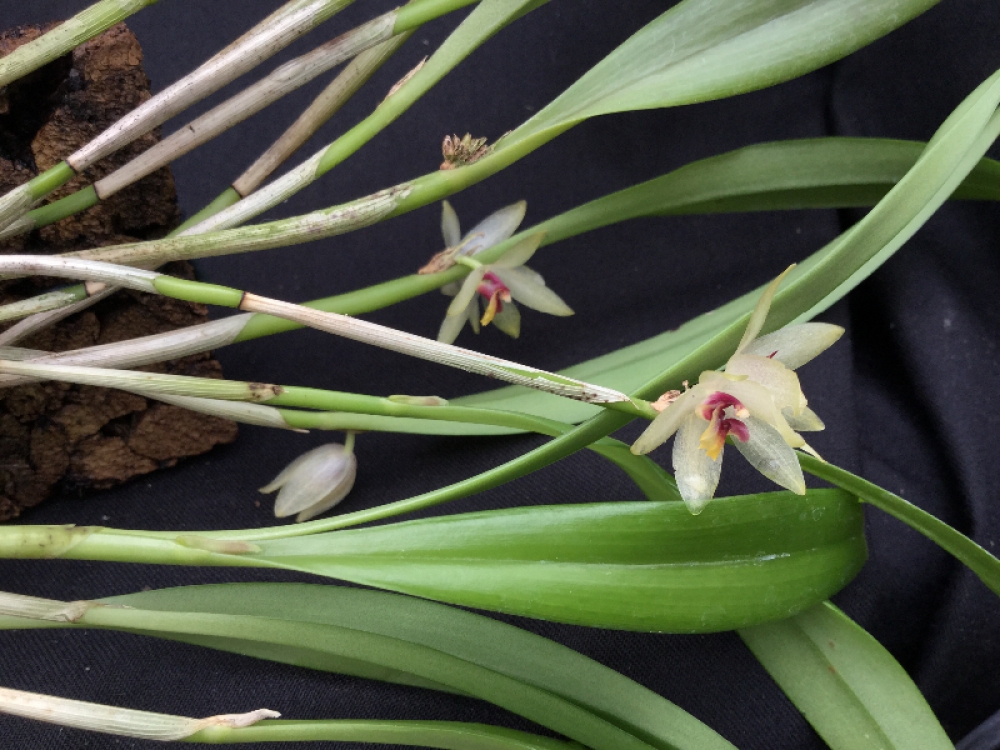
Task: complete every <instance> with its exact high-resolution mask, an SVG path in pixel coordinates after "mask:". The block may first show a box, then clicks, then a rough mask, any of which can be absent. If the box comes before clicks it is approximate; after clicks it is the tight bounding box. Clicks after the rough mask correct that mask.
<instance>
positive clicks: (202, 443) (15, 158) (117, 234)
mask: <svg viewBox="0 0 1000 750" xmlns="http://www.w3.org/2000/svg"><path fill="white" fill-rule="evenodd" d="M43 30H44V28H42V27H20V28H17V29H12V30H9V31H6V32H3V33H0V56H2V55H5V54H7V53H9V52H10V51H11V50H13V49H15V48H16V47H17V46H19V45H21V44H24V43H25V42H28V41H30V40H32V39H34V38H36V37H37V36H38V35H39V34H40V33H41V32H42V31H43ZM149 96H150V93H149V80H148V79H147V78H146V74H145V73H144V72H143V69H142V51H141V49H140V48H139V43H138V41H137V40H136V38H135V36H133V34H132V33H131V32H130V31H129V30H128V29H127V28H126V27H125V25H124V24H119V25H118V26H115V27H113V28H112V29H110V30H108V31H107V32H106V33H105V34H103V35H101V36H100V37H97V38H96V39H94V40H92V41H91V42H88V43H87V44H85V45H83V46H82V47H80V48H78V49H77V50H76V51H75V52H73V53H72V55H67V56H66V57H64V58H61V59H60V60H57V61H55V62H53V63H51V64H49V65H47V66H45V67H44V68H42V69H41V70H38V71H36V72H35V73H33V74H32V75H30V76H28V77H26V78H24V79H22V80H21V81H18V82H17V83H15V84H12V85H11V86H9V87H8V88H7V90H6V91H5V92H3V94H2V95H0V190H2V191H4V192H5V191H7V190H9V189H11V188H13V187H15V186H16V185H19V184H21V183H23V182H26V181H27V180H29V179H31V178H32V177H33V176H35V175H36V174H38V173H39V172H42V171H44V170H46V169H48V168H49V167H52V166H53V165H55V164H57V163H58V162H59V161H61V160H62V159H64V158H65V157H66V156H68V155H69V154H70V153H72V152H73V151H74V150H76V149H77V148H79V147H80V146H82V145H83V144H85V143H86V142H88V141H89V140H90V139H91V138H93V137H94V136H96V135H98V134H99V133H100V132H101V131H103V130H104V129H105V128H106V127H108V126H109V125H111V124H112V123H113V122H115V121H116V120H117V119H118V118H120V117H121V116H122V115H124V114H126V113H127V112H128V111H130V110H132V109H134V108H135V107H136V106H138V105H139V104H141V103H142V102H143V101H145V100H146V99H148V98H149ZM158 139H159V133H158V132H154V133H150V134H148V135H146V136H144V137H142V138H140V139H138V140H137V141H136V142H134V143H133V144H131V145H130V146H128V147H126V148H124V149H122V150H121V151H119V152H118V153H117V154H114V155H112V156H110V157H108V158H107V159H105V160H104V161H102V162H100V163H99V164H97V165H95V166H94V167H93V168H92V169H90V170H87V173H86V174H85V175H83V176H80V177H77V178H76V179H74V180H73V181H72V182H70V183H69V184H67V185H65V186H64V187H63V188H61V189H60V190H59V191H58V192H56V193H55V194H54V195H53V199H56V198H59V197H62V196H63V195H68V194H70V193H72V192H75V191H76V190H78V189H80V188H82V187H84V186H86V185H88V184H91V183H92V182H93V181H94V180H97V179H100V178H101V177H103V176H104V175H106V174H108V173H110V172H112V171H113V170H114V169H116V168H118V167H119V166H121V165H122V164H124V163H125V162H127V161H128V160H130V159H131V158H133V157H134V156H136V155H137V154H139V153H140V152H142V151H144V150H145V149H147V148H149V147H150V146H151V145H152V144H153V143H155V142H156V141H157V140H158ZM178 218H179V212H178V209H177V197H176V193H175V190H174V182H173V178H172V176H171V174H170V171H169V169H162V170H160V171H158V172H156V173H154V174H151V175H150V176H148V177H146V178H145V179H143V180H142V181H140V182H139V183H137V184H136V185H134V186H132V187H130V188H128V189H126V190H123V191H121V192H120V193H118V194H117V195H115V196H112V197H111V198H110V199H109V200H107V201H105V202H103V203H101V204H100V205H98V206H95V207H94V208H92V209H90V210H89V211H85V212H83V213H82V214H80V215H78V216H74V217H71V218H68V219H65V220H64V221H61V222H59V223H58V224H55V225H52V226H49V227H44V228H42V229H40V230H37V231H35V232H32V233H31V234H28V235H25V236H23V237H18V238H15V239H12V240H10V241H7V242H4V243H0V252H8V253H10V252H31V253H57V252H64V251H67V250H73V249H77V248H82V247H96V246H102V245H112V244H117V243H121V242H133V241H135V240H137V239H147V238H150V237H157V236H162V235H163V234H165V233H166V232H167V231H168V230H169V229H170V228H171V227H172V226H174V225H176V223H177V221H178ZM165 270H166V271H167V272H168V273H172V274H174V275H179V276H184V277H191V275H192V269H191V267H190V265H189V264H187V263H175V264H171V265H170V266H168V267H167V268H166V269H165ZM59 283H63V282H58V281H56V280H51V279H39V278H34V279H25V280H20V281H13V282H0V303H4V302H12V301H16V300H19V299H24V298H26V297H30V296H33V295H35V294H39V293H40V292H43V291H45V289H46V288H48V287H51V286H55V285H57V284H59ZM206 316H207V310H206V309H205V307H204V306H202V305H196V304H191V303H187V302H180V301H176V300H169V299H164V298H161V297H154V296H150V295H145V294H140V293H137V292H124V293H119V294H117V295H115V296H113V297H111V298H109V299H107V300H104V301H103V302H100V303H98V304H96V305H94V306H93V307H92V308H90V309H89V310H87V311H85V312H82V313H80V314H78V315H74V316H72V317H70V318H67V319H66V320H64V321H62V322H61V323H59V324H58V325H56V326H54V327H52V328H50V329H48V330H46V331H44V332H41V333H39V334H37V335H34V336H32V337H31V338H28V339H25V340H23V341H20V342H18V345H19V346H24V347H28V348H31V349H42V350H48V351H65V350H67V349H75V348H79V347H83V346H91V345H94V344H105V343H110V342H112V341H121V340H123V339H126V338H132V337H135V336H143V335H147V334H152V333H159V332H161V331H168V330H172V329H175V328H179V327H182V326H188V325H193V324H196V323H202V322H204V321H205V319H206ZM144 369H148V370H155V371H157V372H169V373H176V374H184V375H198V376H201V377H221V368H220V366H219V364H218V362H217V361H216V360H214V359H212V358H211V357H210V356H209V355H197V356H193V357H187V358H184V359H181V360H177V361H173V362H167V363H164V364H162V365H157V366H154V367H148V368H144ZM235 437H236V425H235V424H234V423H232V422H229V421H227V420H222V419H217V418H214V417H206V416H203V415H199V414H195V413H193V412H189V411H186V410H184V409H180V408H178V407H174V406H169V405H166V404H160V403H156V402H150V401H147V400H146V399H144V398H141V397H139V396H134V395H131V394H128V393H122V392H119V391H110V390H107V389H104V388H93V387H77V386H71V385H67V384H60V383H38V384H32V385H25V386H19V387H16V388H7V389H2V390H0V520H7V519H10V518H13V517H15V516H17V515H19V514H20V512H21V511H22V510H23V509H24V508H27V507H30V506H33V505H36V504H38V503H39V502H41V501H42V500H44V499H45V498H46V497H47V496H48V495H49V494H50V493H51V492H52V491H53V489H54V488H56V487H57V486H60V487H64V488H106V487H111V486H113V485H116V484H119V483H121V482H124V481H126V480H128V479H131V478H133V477H136V476H139V475H142V474H147V473H149V472H151V471H154V470H156V469H157V468H162V467H166V466H172V465H174V464H175V463H176V462H177V460H178V459H179V458H182V457H184V456H192V455H196V454H199V453H204V452H205V451H207V450H209V449H211V448H212V447H213V446H215V445H218V444H220V443H228V442H232V441H233V440H234V439H235Z"/></svg>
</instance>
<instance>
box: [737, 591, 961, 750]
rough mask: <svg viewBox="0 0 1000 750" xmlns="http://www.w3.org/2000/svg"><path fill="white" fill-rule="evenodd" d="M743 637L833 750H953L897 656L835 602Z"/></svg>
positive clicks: (748, 631) (750, 630)
mask: <svg viewBox="0 0 1000 750" xmlns="http://www.w3.org/2000/svg"><path fill="white" fill-rule="evenodd" d="M740 637H741V638H742V639H743V641H744V642H745V643H746V644H747V646H749V647H750V650H751V651H753V653H754V656H756V657H757V658H758V659H759V660H760V662H761V664H763V665H764V668H765V669H766V670H767V671H768V672H769V673H770V675H771V676H772V677H773V678H774V680H775V682H777V683H778V685H780V686H781V689H782V690H783V691H784V692H785V694H786V695H787V696H788V697H789V699H791V701H792V703H794V704H795V706H796V707H797V708H798V709H799V710H800V711H801V712H802V715H803V716H805V718H806V720H807V721H808V722H809V723H810V724H812V726H813V728H814V729H815V730H816V731H817V732H818V733H819V734H820V736H821V737H822V738H823V739H824V740H825V741H826V743H827V744H828V745H829V746H830V747H831V748H832V750H954V745H952V743H951V741H950V740H949V739H948V735H946V734H945V732H944V730H943V729H942V728H941V725H940V723H938V720H937V719H936V718H935V716H934V713H933V712H932V711H931V708H930V706H928V705H927V701H926V700H924V697H923V696H922V695H921V694H920V691H919V690H918V689H917V686H916V685H914V684H913V681H912V680H911V679H910V677H909V675H907V674H906V672H905V671H904V670H903V668H902V667H901V666H899V663H898V662H897V661H896V660H895V659H894V658H893V657H892V654H890V653H889V652H888V651H886V650H885V648H883V647H882V645H881V644H880V643H879V642H878V641H876V640H875V639H874V638H873V637H872V636H871V635H869V634H868V633H867V632H865V630H864V629H863V628H862V627H861V626H859V625H857V624H856V623H854V622H853V621H852V620H851V619H850V618H849V617H847V616H846V615H845V614H844V613H843V612H841V611H840V610H839V609H837V608H836V607H835V606H833V605H832V604H830V603H829V602H824V603H823V604H819V605H817V606H815V607H813V608H812V609H809V610H806V611H805V612H802V613H801V614H799V615H796V616H795V617H792V618H790V619H788V620H784V621H781V622H773V623H767V624H765V625H758V626H756V627H753V628H745V629H743V630H741V631H740Z"/></svg>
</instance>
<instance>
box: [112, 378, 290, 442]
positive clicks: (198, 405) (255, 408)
mask: <svg viewBox="0 0 1000 750" xmlns="http://www.w3.org/2000/svg"><path fill="white" fill-rule="evenodd" d="M129 390H131V391H132V392H133V393H138V394H139V395H142V396H149V397H150V398H155V399H156V400H157V401H164V402H166V403H168V404H173V405H174V406H180V407H183V408H184V409H190V410H191V411H197V412H200V413H202V414H210V415H211V416H213V417H222V418H223V419H231V420H233V421H234V422H241V423H243V424H255V425H260V426H261V427H276V428H278V429H279V430H292V431H293V432H308V430H303V429H300V428H298V427H292V426H291V425H290V424H288V422H286V421H285V418H284V417H283V416H281V412H280V411H278V410H277V409H275V408H274V407H271V406H263V405H261V404H250V403H244V402H242V401H220V400H218V399H214V398H196V397H194V396H177V395H173V394H166V393H151V392H144V391H142V390H140V389H138V388H135V389H129Z"/></svg>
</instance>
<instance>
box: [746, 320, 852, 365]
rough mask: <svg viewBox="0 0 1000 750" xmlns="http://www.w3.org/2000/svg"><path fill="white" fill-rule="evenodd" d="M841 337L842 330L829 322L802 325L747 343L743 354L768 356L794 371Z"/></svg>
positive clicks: (789, 327) (783, 329)
mask: <svg viewBox="0 0 1000 750" xmlns="http://www.w3.org/2000/svg"><path fill="white" fill-rule="evenodd" d="M843 335H844V329H843V328H841V327H840V326H835V325H831V324H830V323H802V324H801V325H797V326H788V327H787V328H782V329H780V330H778V331H775V332H774V333H769V334H767V335H766V336H761V337H760V338H759V339H756V340H754V341H752V342H750V343H749V344H748V345H747V347H746V348H745V349H744V350H743V352H742V353H743V354H757V355H760V356H762V357H770V358H772V359H774V360H777V361H778V362H781V363H782V364H783V365H784V366H785V367H787V368H789V369H791V370H797V369H798V368H799V367H801V366H802V365H804V364H805V363H806V362H808V361H809V360H811V359H813V357H816V356H817V355H819V354H821V353H822V352H823V351H825V350H826V349H828V348H829V347H831V346H833V345H834V344H835V343H836V342H837V339H839V338H840V337H841V336H843Z"/></svg>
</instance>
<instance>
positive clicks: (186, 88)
mask: <svg viewBox="0 0 1000 750" xmlns="http://www.w3.org/2000/svg"><path fill="white" fill-rule="evenodd" d="M351 2H353V0H290V2H289V3H287V4H286V5H283V6H282V7H281V8H279V9H278V10H277V11H275V12H274V13H272V14H271V15H270V16H268V17H267V18H265V19H264V20H263V21H261V22H260V23H259V24H257V26H255V27H254V28H253V29H251V30H250V31H248V32H247V33H246V34H244V35H243V36H242V37H240V39H238V40H237V41H236V42H234V43H233V44H231V45H229V46H228V47H226V48H225V49H224V50H222V51H221V52H219V53H218V54H216V55H215V56H214V57H212V58H211V59H210V60H208V61H207V62H205V63H204V64H202V65H201V66H200V67H199V68H197V69H196V70H194V71H193V72H191V73H189V74H188V75H187V76H185V77H184V78H182V79H181V80H180V81H177V82H176V83H174V84H173V85H171V86H169V87H167V88H166V89H164V90H163V91H161V92H160V93H159V94H157V95H156V96H154V97H153V98H152V99H150V100H148V101H147V102H145V103H143V104H141V105H140V106H139V107H137V108H136V109H134V110H132V112H130V113H129V114H127V115H125V117H123V118H122V119H120V120H119V121H118V122H116V123H115V124H114V125H112V126H111V127H110V128H108V129H107V130H105V131H104V132H103V133H101V134H100V135H99V136H97V137H96V138H94V139H93V140H92V141H90V142H89V143H88V144H86V145H85V146H83V147H82V148H80V149H78V150H77V151H75V152H74V153H73V154H71V155H70V156H68V157H67V158H66V160H65V161H63V162H60V163H59V164H57V165H56V166H55V167H52V168H51V169H49V170H48V171H46V172H43V173H42V174H40V175H38V176H37V177H35V178H34V179H32V180H31V181H30V182H28V183H26V184H25V185H22V186H21V187H19V188H16V189H15V190H13V191H11V192H10V193H8V195H6V196H4V197H3V198H0V228H5V227H6V226H7V225H9V224H10V223H11V222H12V221H14V220H15V219H17V218H18V217H19V216H21V215H22V214H23V213H25V212H26V211H27V210H28V209H29V208H30V206H31V203H33V202H34V201H37V200H39V199H41V198H43V197H45V196H46V195H48V194H49V193H50V192H52V191H53V190H55V189H56V188H58V187H60V186H61V185H64V184H65V183H66V182H68V181H69V180H70V179H72V177H73V176H74V175H76V174H79V173H80V172H82V171H83V170H84V169H87V168H88V167H90V166H92V165H93V164H95V163H96V162H98V161H100V160H101V159H103V158H104V157H106V156H108V155H109V154H111V153H113V152H115V151H117V150H118V149H119V148H121V147H122V146H124V145H125V144H127V143H130V142H131V141H133V140H134V139H136V138H138V137H139V136H141V135H143V134H145V133H148V132H149V131H150V130H152V129H153V128H155V127H156V126H157V125H160V124H162V123H163V122H165V121H166V120H168V119H170V118H171V117H173V116H174V115H176V114H178V113H179V112H182V111H183V110H185V109H186V108H187V107H189V106H190V105H192V104H194V103H195V102H197V101H199V100H200V99H202V98H204V97H206V96H208V95H209V94H211V93H213V92H215V91H217V90H219V89H220V88H222V87H223V86H224V85H226V84H227V83H229V82H230V81H232V80H235V79H236V78H238V77H239V76H241V75H243V74H244V73H246V72H247V71H249V70H251V69H252V68H254V67H255V66H256V65H258V64H260V63H261V62H262V61H264V60H266V59H267V58H269V57H271V56H272V55H274V54H275V53H277V52H279V51H280V50H281V49H283V48H284V47H286V46H288V45H289V44H291V43H292V42H293V41H295V40H296V39H298V38H299V37H301V36H302V35H304V34H305V33H306V32H308V31H310V30H311V29H313V28H314V27H316V26H318V25H319V24H320V23H322V22H323V21H325V20H327V19H328V18H330V17H331V16H333V15H334V14H335V13H337V12H338V11H340V10H342V9H343V8H344V7H346V6H347V5H349V4H350V3H351ZM26 197H27V198H28V200H27V202H26V200H25V199H26Z"/></svg>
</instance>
